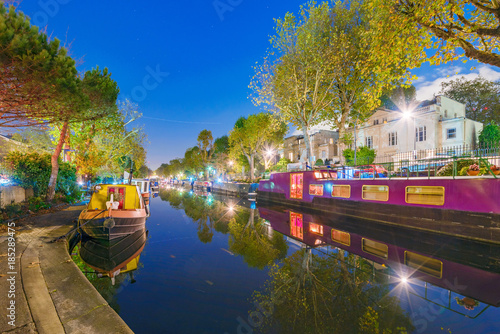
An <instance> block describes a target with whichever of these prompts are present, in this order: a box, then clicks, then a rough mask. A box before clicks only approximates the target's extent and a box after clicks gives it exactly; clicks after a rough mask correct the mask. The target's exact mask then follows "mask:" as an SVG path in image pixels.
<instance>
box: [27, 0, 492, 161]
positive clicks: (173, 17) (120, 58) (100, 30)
mask: <svg viewBox="0 0 500 334" xmlns="http://www.w3.org/2000/svg"><path fill="white" fill-rule="evenodd" d="M303 3H305V0H288V1H273V2H271V1H263V0H252V1H249V0H219V1H213V0H203V1H200V0H198V1H171V0H167V1H165V0H163V1H161V0H151V1H147V2H138V1H130V0H120V1H119V0H107V1H95V0H89V1H82V0H40V1H37V0H24V1H23V2H22V4H21V5H20V6H19V9H20V10H22V11H23V12H25V13H26V14H27V15H28V16H30V17H31V18H32V23H33V24H35V25H38V26H42V27H43V26H46V27H47V32H48V33H49V35H51V36H52V37H57V38H59V39H60V40H62V42H63V43H65V44H68V45H70V46H71V47H70V51H71V54H72V56H73V57H74V58H77V59H82V60H83V63H82V65H81V66H79V70H80V71H82V72H83V71H86V70H90V69H91V68H94V67H95V66H99V67H101V68H103V67H108V68H109V69H110V70H111V72H112V74H113V76H112V77H113V79H114V80H116V81H117V82H118V85H119V87H120V90H121V96H120V98H122V99H123V98H125V97H128V98H130V99H131V100H132V101H134V102H136V103H138V104H139V107H140V110H141V112H142V113H143V116H144V117H143V119H141V120H140V123H141V124H144V126H145V132H146V134H147V136H148V141H149V143H148V144H147V146H146V147H147V151H148V159H147V161H148V163H147V164H148V166H149V167H150V168H152V169H156V168H158V167H159V165H160V164H161V163H163V162H169V161H170V160H171V159H174V158H176V157H183V156H184V152H185V151H186V149H187V148H188V147H191V146H194V145H196V137H197V135H198V133H199V132H200V131H201V130H203V129H209V130H211V131H212V133H213V136H214V138H216V137H220V136H222V135H225V134H227V133H228V132H229V131H230V130H231V128H232V127H233V125H234V123H235V121H236V119H237V118H238V117H240V116H247V115H249V114H252V113H256V112H258V111H259V110H258V108H256V107H254V106H253V105H252V102H251V101H250V100H249V99H248V95H249V92H250V91H249V89H248V84H249V82H250V79H251V76H252V74H253V70H252V66H253V65H254V64H255V63H256V62H258V61H260V60H261V59H262V57H263V56H264V53H265V51H266V49H267V48H268V47H269V36H270V35H271V34H273V31H274V30H273V29H274V21H273V18H278V17H283V16H284V15H285V13H286V12H295V13H296V12H297V11H298V9H299V6H300V5H301V4H303ZM216 5H218V6H219V7H218V8H219V9H217V8H216ZM472 66H476V67H477V69H474V70H473V71H471V70H470V68H471V67H472ZM412 73H414V74H416V75H417V76H419V80H418V81H417V82H415V83H414V84H415V86H416V87H417V89H418V98H419V99H425V98H430V97H432V95H433V94H434V93H438V91H439V89H440V82H441V81H443V80H450V79H452V78H455V77H459V76H461V75H466V76H468V77H470V78H472V77H475V76H477V75H478V73H481V75H483V76H484V77H485V78H487V79H490V80H498V79H500V70H499V69H495V68H492V67H490V66H486V65H482V64H479V65H478V64H477V63H476V62H473V61H469V62H467V63H466V64H463V63H462V62H461V61H460V62H455V63H450V64H446V65H442V66H439V67H432V68H431V67H429V66H424V67H422V68H420V69H417V70H413V71H412Z"/></svg>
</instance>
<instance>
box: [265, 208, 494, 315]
mask: <svg viewBox="0 0 500 334" xmlns="http://www.w3.org/2000/svg"><path fill="white" fill-rule="evenodd" d="M258 210H259V215H260V217H261V218H263V219H265V220H267V221H269V223H270V225H271V227H272V228H273V229H274V230H275V231H277V232H280V233H282V234H284V235H286V236H288V237H289V238H291V239H292V240H295V241H298V242H300V243H303V244H305V245H307V246H308V247H311V248H317V247H323V246H333V247H335V248H338V249H342V250H345V251H347V252H349V253H352V254H356V255H358V256H360V257H362V258H364V259H367V260H370V261H372V263H373V266H374V268H375V269H377V268H378V270H383V269H384V268H385V269H387V268H390V274H391V277H392V283H397V284H398V283H400V282H401V281H404V282H412V281H413V282H416V281H421V282H424V283H429V284H432V285H434V286H438V287H441V288H443V289H446V290H449V291H452V292H455V293H458V294H460V295H462V296H466V297H468V298H472V299H474V300H478V301H480V302H483V303H486V304H488V305H492V306H494V307H499V306H500V289H498V286H500V245H498V244H491V243H485V242H482V241H477V240H470V239H464V238H459V237H453V236H447V235H442V234H436V233H432V232H427V231H414V232H413V233H409V231H408V229H407V228H405V227H398V226H391V227H389V228H387V226H385V225H384V224H380V223H379V222H377V221H373V222H372V224H365V223H368V222H367V221H361V222H360V221H357V220H356V219H353V218H352V217H347V216H342V215H335V214H333V215H332V214H315V213H311V212H309V213H308V211H307V210H305V211H304V210H294V209H286V208H284V207H281V206H261V207H259V209H258ZM478 255H480V256H478ZM425 287H427V285H425Z"/></svg>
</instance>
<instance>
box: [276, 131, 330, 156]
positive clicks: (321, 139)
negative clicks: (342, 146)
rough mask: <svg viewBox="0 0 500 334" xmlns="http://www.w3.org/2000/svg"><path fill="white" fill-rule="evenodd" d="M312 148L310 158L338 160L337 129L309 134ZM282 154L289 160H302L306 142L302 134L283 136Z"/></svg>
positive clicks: (304, 154)
mask: <svg viewBox="0 0 500 334" xmlns="http://www.w3.org/2000/svg"><path fill="white" fill-rule="evenodd" d="M309 138H310V140H311V148H312V160H313V161H316V160H318V159H321V160H323V162H324V161H325V160H328V161H330V162H331V161H332V160H333V161H338V160H339V158H338V139H339V133H338V132H337V131H329V130H319V131H317V132H314V133H312V134H311V135H309ZM282 154H283V156H284V157H285V158H287V159H289V160H290V161H291V162H299V161H304V160H305V156H306V144H305V142H304V136H303V135H295V136H290V137H288V138H285V144H284V148H283V153H282Z"/></svg>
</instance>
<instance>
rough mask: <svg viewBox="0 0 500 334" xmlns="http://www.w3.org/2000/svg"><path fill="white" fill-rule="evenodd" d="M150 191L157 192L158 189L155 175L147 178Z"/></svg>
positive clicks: (158, 184)
mask: <svg viewBox="0 0 500 334" xmlns="http://www.w3.org/2000/svg"><path fill="white" fill-rule="evenodd" d="M149 183H150V187H151V191H156V192H158V191H159V190H160V180H159V179H158V178H157V177H152V178H150V179H149Z"/></svg>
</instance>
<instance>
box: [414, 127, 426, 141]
mask: <svg viewBox="0 0 500 334" xmlns="http://www.w3.org/2000/svg"><path fill="white" fill-rule="evenodd" d="M426 140H427V127H426V126H425V125H424V126H421V127H418V128H415V141H426Z"/></svg>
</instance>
